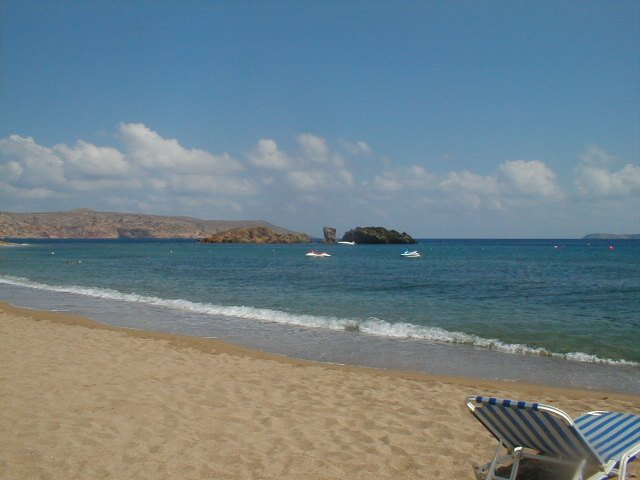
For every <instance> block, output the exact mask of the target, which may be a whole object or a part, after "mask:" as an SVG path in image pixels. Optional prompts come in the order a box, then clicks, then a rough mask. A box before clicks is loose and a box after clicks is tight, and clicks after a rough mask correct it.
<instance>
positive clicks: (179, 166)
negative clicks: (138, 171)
mask: <svg viewBox="0 0 640 480" xmlns="http://www.w3.org/2000/svg"><path fill="white" fill-rule="evenodd" d="M119 133H120V139H121V140H122V143H123V144H124V146H125V154H126V156H127V158H128V159H129V161H130V162H132V163H134V164H136V165H138V166H140V167H142V168H144V169H146V170H151V171H155V170H158V169H162V170H165V171H173V172H182V173H208V174H218V175H225V174H229V173H232V172H236V171H238V170H242V169H243V167H242V164H241V163H240V162H238V161H237V160H235V159H233V158H231V156H229V155H228V154H226V153H224V154H222V155H219V156H216V155H212V154H211V153H209V152H207V151H205V150H199V149H186V148H184V147H183V146H182V145H180V144H179V143H178V141H177V140H175V139H172V138H163V137H161V136H160V135H158V134H157V133H156V132H154V131H153V130H151V129H149V128H147V127H146V126H145V125H143V124H141V123H121V124H120V128H119Z"/></svg>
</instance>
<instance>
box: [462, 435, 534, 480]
mask: <svg viewBox="0 0 640 480" xmlns="http://www.w3.org/2000/svg"><path fill="white" fill-rule="evenodd" d="M501 449H502V443H499V444H498V448H496V453H495V454H494V456H493V460H491V461H490V462H489V463H487V464H485V465H481V466H474V467H473V471H474V473H475V476H476V480H515V479H516V476H517V475H518V467H519V466H520V458H521V456H522V453H523V448H522V447H517V448H514V449H513V452H511V453H509V454H507V455H502V456H501V455H500V450H501ZM508 461H512V464H511V474H510V475H509V478H508V479H507V478H504V477H498V476H496V469H497V468H498V467H499V466H500V465H502V464H504V463H506V462H508Z"/></svg>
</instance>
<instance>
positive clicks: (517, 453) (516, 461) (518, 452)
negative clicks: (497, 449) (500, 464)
mask: <svg viewBox="0 0 640 480" xmlns="http://www.w3.org/2000/svg"><path fill="white" fill-rule="evenodd" d="M512 456H513V463H512V464H511V475H509V480H516V475H518V467H519V466H520V457H521V456H522V447H516V448H514V449H513V454H512Z"/></svg>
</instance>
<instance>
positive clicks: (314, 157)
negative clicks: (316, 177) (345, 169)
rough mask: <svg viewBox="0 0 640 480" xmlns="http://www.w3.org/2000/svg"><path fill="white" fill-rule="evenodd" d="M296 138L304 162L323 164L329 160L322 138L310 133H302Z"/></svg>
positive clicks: (324, 141)
mask: <svg viewBox="0 0 640 480" xmlns="http://www.w3.org/2000/svg"><path fill="white" fill-rule="evenodd" d="M296 138H297V140H298V143H299V144H300V147H301V148H302V157H303V158H304V159H305V160H311V161H313V162H318V163H325V162H327V161H329V160H330V151H329V147H328V146H327V142H326V140H325V139H324V138H322V137H318V136H316V135H312V134H311V133H302V134H300V135H298V136H297V137H296Z"/></svg>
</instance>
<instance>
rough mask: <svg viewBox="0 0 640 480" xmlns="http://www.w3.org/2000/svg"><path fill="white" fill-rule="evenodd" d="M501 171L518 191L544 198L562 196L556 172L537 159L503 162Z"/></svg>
mask: <svg viewBox="0 0 640 480" xmlns="http://www.w3.org/2000/svg"><path fill="white" fill-rule="evenodd" d="M499 172H500V173H501V174H502V175H503V177H504V179H505V180H506V182H507V183H508V184H509V185H510V186H511V187H512V188H513V189H514V191H515V192H516V193H523V194H525V195H531V196H539V197H543V198H561V197H562V191H561V189H560V187H559V186H558V183H557V179H556V174H555V172H554V171H553V170H551V169H550V168H549V167H547V166H546V165H545V164H544V163H542V162H539V161H537V160H533V161H527V160H511V161H508V162H505V163H503V164H502V165H501V166H500V168H499Z"/></svg>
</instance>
